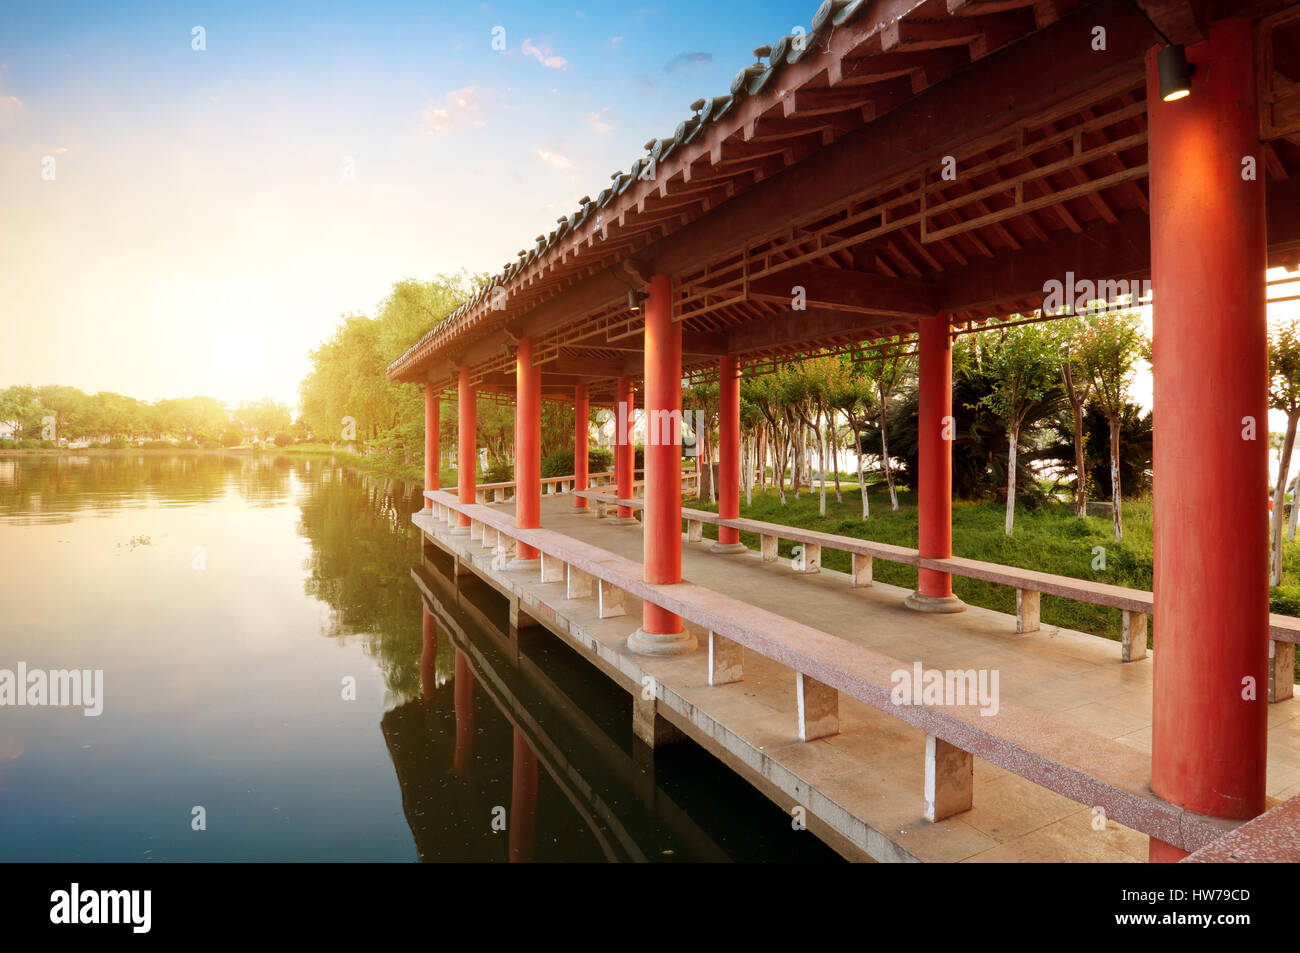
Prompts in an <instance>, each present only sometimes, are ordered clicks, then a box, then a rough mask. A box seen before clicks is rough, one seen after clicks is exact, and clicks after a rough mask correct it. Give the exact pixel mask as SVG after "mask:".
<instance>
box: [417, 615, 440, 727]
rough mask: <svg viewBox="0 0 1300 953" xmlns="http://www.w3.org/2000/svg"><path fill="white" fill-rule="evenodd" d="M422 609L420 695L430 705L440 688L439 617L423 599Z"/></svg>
mask: <svg viewBox="0 0 1300 953" xmlns="http://www.w3.org/2000/svg"><path fill="white" fill-rule="evenodd" d="M420 610H421V612H422V613H423V615H421V617H420V697H421V698H422V699H423V700H424V703H425V704H426V705H428V704H431V703H432V702H433V693H434V692H435V691H436V690H437V688H438V618H437V616H435V615H434V614H433V613H432V612H430V611H429V607H428V606H427V605H425V604H424V602H423V600H421V602H420Z"/></svg>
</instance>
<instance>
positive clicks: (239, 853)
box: [0, 452, 836, 862]
mask: <svg viewBox="0 0 1300 953" xmlns="http://www.w3.org/2000/svg"><path fill="white" fill-rule="evenodd" d="M420 505H421V500H420V493H419V488H418V487H413V486H410V485H408V484H404V483H402V482H400V481H393V480H385V479H382V478H374V477H369V476H366V475H363V474H360V473H358V472H356V471H354V470H351V469H347V468H344V467H341V466H338V465H335V464H334V463H333V462H332V461H331V460H329V459H328V458H314V457H290V456H275V455H249V454H239V453H228V454H220V453H210V454H204V453H192V454H183V453H176V454H168V453H131V452H125V453H120V454H113V453H103V454H89V455H85V456H75V455H31V456H8V457H0V565H2V566H3V570H4V571H3V576H2V577H0V678H3V677H4V676H3V673H4V672H9V673H11V675H10V676H9V677H10V678H11V679H16V673H17V672H18V670H19V667H20V666H24V667H25V670H26V672H27V673H29V675H28V677H29V678H30V677H31V676H30V673H32V672H42V673H48V672H58V671H62V670H81V671H85V672H93V673H100V672H102V680H103V681H102V698H100V699H98V703H99V704H102V713H100V714H98V715H93V714H92V715H87V714H86V711H87V708H86V705H85V704H82V705H81V706H77V705H65V706H54V705H51V704H48V702H50V701H53V700H55V699H54V698H52V697H47V698H45V699H44V701H46V702H47V703H46V704H26V705H17V704H12V703H6V704H4V705H3V707H0V860H6V861H14V860H30V861H36V860H43V861H295V860H296V861H417V860H426V861H503V862H504V861H507V860H511V859H514V860H538V861H607V860H630V861H691V860H715V861H722V860H739V861H822V860H835V859H836V855H835V854H834V853H833V852H831V851H830V850H829V849H828V848H826V847H825V846H824V845H823V844H821V843H820V842H819V841H817V840H816V839H815V837H814V836H813V835H812V834H810V833H808V832H807V831H795V830H792V829H791V823H790V818H789V816H788V815H786V814H785V813H784V812H783V811H782V810H781V809H780V808H778V807H777V806H775V805H773V804H772V803H770V802H769V801H767V800H766V799H765V798H763V797H762V796H761V795H759V794H758V793H757V792H756V791H754V790H753V789H752V788H751V787H750V786H749V785H748V784H746V783H745V782H743V781H741V780H740V779H738V778H737V777H736V776H735V775H734V774H732V773H731V772H730V771H728V770H727V769H726V768H725V767H723V766H722V765H720V764H719V763H718V762H716V761H715V760H714V759H713V758H712V757H710V756H709V755H707V754H705V753H704V752H703V751H701V750H700V749H699V748H697V747H695V746H694V745H693V744H692V743H690V742H687V743H684V744H681V745H678V746H675V747H673V748H670V749H667V750H664V751H661V752H659V753H658V754H657V755H656V756H653V757H652V756H650V755H649V752H648V751H647V749H644V747H643V746H642V745H641V744H640V743H639V742H636V743H634V742H633V738H632V732H631V703H630V700H629V698H628V696H627V694H626V693H625V692H624V691H622V690H621V689H619V688H618V687H617V686H615V685H613V683H611V682H609V681H608V680H607V679H606V678H605V677H604V676H603V675H601V674H600V673H599V672H598V671H597V670H595V669H594V668H592V667H591V666H590V665H589V664H588V663H587V662H586V661H584V660H583V659H581V658H580V657H578V656H576V655H575V654H574V653H572V652H571V651H569V650H568V649H567V648H566V647H565V646H563V645H562V644H561V643H559V641H558V640H555V639H551V638H548V637H546V635H545V633H534V634H533V635H532V637H531V638H530V639H528V640H527V642H526V644H525V646H524V649H523V650H522V651H519V652H518V653H515V654H512V652H511V649H510V645H509V644H508V640H506V639H505V638H504V635H503V632H504V629H505V628H506V626H507V625H508V616H507V613H506V607H505V603H504V601H503V600H502V599H501V598H500V596H498V595H497V594H496V593H495V591H494V590H492V589H490V588H489V587H488V586H487V585H486V584H485V583H483V582H481V581H479V580H477V579H474V578H473V577H462V578H461V580H460V581H459V582H458V581H457V580H456V579H455V578H454V573H453V572H452V571H451V566H450V562H449V561H447V560H445V559H444V558H443V556H442V554H441V553H440V552H422V547H421V542H420V538H419V534H418V533H417V532H416V531H415V530H414V528H413V527H412V526H411V525H410V522H409V516H410V514H411V512H413V511H414V510H415V509H417V508H418V507H419V506H420ZM521 644H522V643H521ZM516 656H517V657H516ZM51 684H53V683H51ZM89 684H90V683H87V685H88V686H89ZM20 690H21V686H20ZM31 699H35V696H31V695H30V692H29V700H31ZM35 700H40V699H35ZM83 701H85V700H83Z"/></svg>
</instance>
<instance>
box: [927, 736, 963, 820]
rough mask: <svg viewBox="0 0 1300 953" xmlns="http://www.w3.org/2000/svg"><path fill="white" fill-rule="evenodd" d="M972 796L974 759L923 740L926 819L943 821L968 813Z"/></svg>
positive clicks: (942, 743)
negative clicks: (963, 812)
mask: <svg viewBox="0 0 1300 953" xmlns="http://www.w3.org/2000/svg"><path fill="white" fill-rule="evenodd" d="M974 792H975V758H974V757H973V756H972V755H971V753H970V752H969V751H962V750H961V749H960V748H956V747H953V746H952V745H950V744H948V742H946V741H941V740H940V739H938V738H936V737H935V736H934V735H926V736H925V819H926V820H927V821H942V820H943V819H944V818H945V817H952V816H953V815H954V814H960V813H961V812H962V811H969V810H970V809H971V804H972V803H973V800H972V799H973V795H974Z"/></svg>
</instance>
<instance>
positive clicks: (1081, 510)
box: [1074, 404, 1088, 519]
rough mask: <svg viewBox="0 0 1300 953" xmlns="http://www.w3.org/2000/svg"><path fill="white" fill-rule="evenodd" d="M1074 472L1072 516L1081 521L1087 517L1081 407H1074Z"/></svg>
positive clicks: (1086, 479)
mask: <svg viewBox="0 0 1300 953" xmlns="http://www.w3.org/2000/svg"><path fill="white" fill-rule="evenodd" d="M1074 472H1075V475H1076V477H1077V485H1076V487H1075V490H1074V515H1075V516H1076V517H1077V518H1078V519H1083V518H1084V517H1085V516H1087V515H1088V464H1087V462H1086V461H1085V460H1084V459H1083V405H1082V404H1075V405H1074Z"/></svg>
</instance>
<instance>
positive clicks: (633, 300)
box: [627, 288, 645, 311]
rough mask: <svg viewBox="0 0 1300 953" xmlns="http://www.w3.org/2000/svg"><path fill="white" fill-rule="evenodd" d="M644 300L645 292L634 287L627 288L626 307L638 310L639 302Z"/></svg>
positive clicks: (639, 307) (639, 308)
mask: <svg viewBox="0 0 1300 953" xmlns="http://www.w3.org/2000/svg"><path fill="white" fill-rule="evenodd" d="M644 300H645V293H644V292H641V291H637V290H636V289H635V288H628V289H627V309H628V310H629V311H640V310H641V302H642V301H644Z"/></svg>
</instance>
